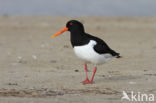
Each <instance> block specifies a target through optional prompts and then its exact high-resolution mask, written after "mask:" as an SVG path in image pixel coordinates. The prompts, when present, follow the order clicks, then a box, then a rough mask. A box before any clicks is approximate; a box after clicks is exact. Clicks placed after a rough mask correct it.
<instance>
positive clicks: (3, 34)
mask: <svg viewBox="0 0 156 103" xmlns="http://www.w3.org/2000/svg"><path fill="white" fill-rule="evenodd" d="M70 19H77V20H80V21H81V22H82V23H83V24H84V26H85V31H86V32H87V33H90V34H93V35H94V36H98V37H100V38H102V39H103V40H104V41H105V42H106V43H107V44H108V45H109V46H110V47H111V48H112V49H114V50H115V51H117V52H119V53H120V54H121V56H122V58H120V59H116V58H114V59H113V60H112V61H111V62H109V63H106V64H103V65H100V66H98V70H97V73H96V75H95V79H94V83H93V84H92V85H83V84H81V83H80V82H81V81H83V80H84V79H85V72H84V67H83V66H84V64H83V61H81V60H80V59H78V58H77V57H76V56H75V54H74V52H73V50H72V46H71V44H70V33H69V32H65V33H64V34H62V35H60V36H59V37H56V38H50V36H51V35H52V34H54V33H56V32H58V31H59V30H61V29H62V28H64V27H65V24H66V22H67V21H68V20H70ZM88 66H89V76H91V75H92V70H93V65H92V64H89V65H88ZM123 91H126V92H127V93H128V94H130V92H131V91H134V92H135V93H138V92H141V93H146V94H153V95H155V99H156V18H150V17H148V18H145V17H144V18H143V17H142V18H126V17H125V18H124V17H123V18H106V17H75V18H71V17H57V16H55V17H50V16H49V17H46V16H45V17H44V16H43V17H35V16H34V17H16V16H12V17H9V16H2V17H0V103H129V102H131V101H128V100H123V101H121V97H122V92H123ZM155 101H156V100H155ZM153 103H154V102H153Z"/></svg>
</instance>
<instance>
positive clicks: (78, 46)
mask: <svg viewBox="0 0 156 103" xmlns="http://www.w3.org/2000/svg"><path fill="white" fill-rule="evenodd" d="M65 31H69V32H70V42H71V45H72V47H73V50H74V52H75V54H76V56H77V57H78V58H80V59H82V60H83V61H84V70H85V75H86V79H85V80H84V81H82V83H83V84H93V79H94V76H95V73H96V71H97V65H100V64H104V63H106V62H108V61H110V60H111V59H112V58H113V57H116V58H120V57H121V56H120V54H119V53H117V52H115V51H114V50H112V49H111V48H110V47H109V46H108V45H107V44H106V43H105V42H104V41H103V40H102V39H100V38H98V37H95V36H92V35H90V34H88V33H86V32H85V29H84V26H83V24H82V23H81V22H80V21H78V20H69V21H68V22H67V23H66V26H65V28H63V29H62V30H61V31H59V32H57V33H55V34H53V35H52V36H51V37H52V38H54V37H56V36H58V35H60V34H62V33H64V32H65ZM88 63H92V64H94V68H93V74H92V77H91V79H88V75H87V71H88V68H87V64H88Z"/></svg>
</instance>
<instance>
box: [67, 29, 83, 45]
mask: <svg viewBox="0 0 156 103" xmlns="http://www.w3.org/2000/svg"><path fill="white" fill-rule="evenodd" d="M84 35H85V32H83V31H71V33H70V41H71V44H72V46H73V47H74V46H78V45H81V44H82V41H83V36H84Z"/></svg>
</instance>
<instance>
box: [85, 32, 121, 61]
mask: <svg viewBox="0 0 156 103" xmlns="http://www.w3.org/2000/svg"><path fill="white" fill-rule="evenodd" d="M87 36H88V37H89V38H90V39H92V40H95V41H96V42H97V44H96V45H95V46H94V50H95V51H96V52H97V53H99V54H105V53H110V54H111V55H112V56H116V57H117V58H119V57H120V56H119V55H120V54H119V53H116V52H115V51H114V50H112V49H110V47H109V46H108V45H107V44H106V43H105V42H104V41H103V40H101V39H100V38H98V37H95V36H92V35H89V34H87Z"/></svg>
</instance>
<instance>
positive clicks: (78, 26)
mask: <svg viewBox="0 0 156 103" xmlns="http://www.w3.org/2000/svg"><path fill="white" fill-rule="evenodd" d="M65 31H70V32H71V33H72V32H73V33H74V32H84V27H83V24H82V23H81V22H79V21H77V20H70V21H68V22H67V23H66V27H65V28H64V29H62V30H61V31H59V32H57V33H56V34H53V35H52V36H51V37H56V36H58V35H60V34H62V33H64V32H65Z"/></svg>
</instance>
